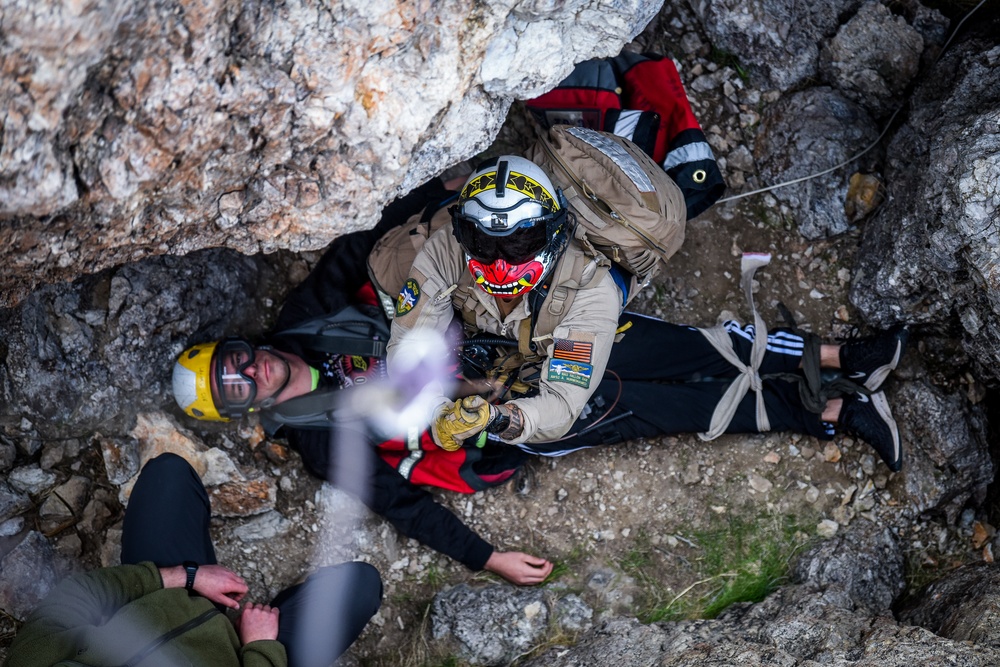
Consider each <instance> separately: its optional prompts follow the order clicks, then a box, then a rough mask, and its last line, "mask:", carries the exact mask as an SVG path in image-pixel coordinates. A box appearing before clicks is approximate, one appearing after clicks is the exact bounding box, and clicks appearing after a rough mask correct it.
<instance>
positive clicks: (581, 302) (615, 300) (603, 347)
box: [509, 265, 622, 444]
mask: <svg viewBox="0 0 1000 667" xmlns="http://www.w3.org/2000/svg"><path fill="white" fill-rule="evenodd" d="M594 268H596V267H595V266H594V265H592V266H591V267H589V268H588V270H593V269H594ZM587 278H588V274H587V272H585V273H584V280H585V281H586V279H587ZM621 302H622V297H621V292H620V291H619V290H618V287H617V286H616V285H615V283H614V279H612V278H611V276H610V275H608V274H605V275H604V278H603V279H602V280H601V281H600V282H599V283H598V284H597V285H595V286H594V287H591V288H589V289H583V290H580V291H578V292H577V294H576V298H574V299H573V305H572V307H571V308H570V312H569V313H567V315H566V317H565V318H563V320H562V321H561V322H560V323H559V325H558V326H557V327H556V329H555V331H554V332H553V338H554V339H555V341H553V340H549V341H548V346H547V349H546V351H547V353H548V354H547V359H546V360H545V362H544V363H543V364H542V371H541V380H540V382H539V393H538V395H537V396H533V397H531V398H519V399H515V400H513V401H509V402H510V403H513V404H516V405H517V406H518V407H519V408H521V412H522V413H523V414H524V430H523V431H522V432H521V435H520V437H518V438H516V439H514V440H510V441H509V442H511V443H513V444H519V443H522V442H546V441H549V440H555V439H556V438H559V437H562V436H563V435H565V434H566V432H567V431H568V430H569V429H570V427H571V426H572V425H573V422H575V421H576V419H577V417H579V416H580V413H581V412H582V411H583V408H584V406H585V405H586V404H587V401H588V400H590V397H591V395H593V393H594V391H595V390H596V389H597V385H598V384H600V382H601V379H602V378H603V377H604V370H605V369H606V368H607V365H608V358H609V357H610V356H611V346H612V345H613V344H614V341H615V331H616V329H617V328H618V314H619V311H620V310H621ZM558 341H562V343H561V344H560V346H561V347H563V348H567V347H570V348H572V349H570V350H566V349H563V350H562V351H560V352H558V353H557V352H556V350H555V347H556V342H558ZM588 350H589V352H588ZM560 356H562V357H564V358H559V357H560ZM565 357H572V358H565Z"/></svg>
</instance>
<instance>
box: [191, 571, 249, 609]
mask: <svg viewBox="0 0 1000 667" xmlns="http://www.w3.org/2000/svg"><path fill="white" fill-rule="evenodd" d="M247 590H249V589H248V588H247V582H246V581H244V579H243V577H241V576H239V575H238V574H236V573H235V572H233V571H232V570H228V569H226V568H224V567H222V566H221V565H202V566H201V567H199V568H198V574H197V575H196V576H195V578H194V592H195V593H197V594H198V595H200V596H202V597H203V598H206V599H207V600H208V601H209V602H214V603H215V604H221V605H223V606H225V607H229V608H230V609H239V608H240V605H239V601H240V600H242V599H243V596H244V595H246V594H247Z"/></svg>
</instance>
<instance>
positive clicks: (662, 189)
mask: <svg viewBox="0 0 1000 667" xmlns="http://www.w3.org/2000/svg"><path fill="white" fill-rule="evenodd" d="M525 157H527V158H528V159H529V160H531V161H532V162H534V163H535V164H537V165H538V166H540V167H542V169H544V170H545V171H546V173H547V174H549V176H550V177H551V178H552V181H553V183H555V185H556V186H557V187H559V188H561V189H562V191H563V194H564V195H565V197H566V199H567V201H568V202H569V206H570V209H571V210H572V211H573V212H575V213H576V215H577V220H578V221H579V226H578V228H577V238H578V239H580V241H581V242H582V243H583V245H584V246H585V247H591V249H592V250H596V251H598V252H600V253H601V254H603V255H604V256H605V257H607V258H608V259H610V260H611V261H613V262H615V263H616V264H618V265H619V266H621V267H622V268H623V269H625V270H626V271H627V272H628V273H630V274H631V275H632V281H631V283H632V284H631V285H630V286H629V290H628V297H627V299H628V301H631V299H632V298H633V297H634V296H635V295H636V294H637V293H638V292H639V290H640V289H641V288H642V287H645V286H646V285H647V284H649V281H650V280H651V279H652V278H653V276H654V275H656V272H657V271H658V270H659V268H660V266H661V265H662V264H663V263H664V262H666V261H667V260H668V259H670V257H671V256H672V255H673V254H674V253H675V252H677V249H678V248H680V246H681V244H682V243H683V242H684V225H685V222H686V220H687V209H686V206H685V203H684V195H683V193H682V192H681V189H680V188H679V187H677V184H676V183H674V181H673V180H672V179H671V178H670V176H668V175H667V173H666V172H665V171H663V169H661V168H660V166H659V165H657V164H656V163H655V162H653V160H652V158H650V157H649V156H648V155H647V154H646V153H645V152H644V151H643V150H642V149H641V148H639V147H638V146H636V145H635V144H634V143H632V142H631V141H629V140H628V139H625V138H624V137H619V136H616V135H614V134H611V133H609V132H599V131H597V130H591V129H588V128H583V127H574V126H569V125H556V126H554V127H553V128H552V129H551V130H550V131H549V136H548V137H542V138H540V139H539V140H538V141H537V142H536V143H535V145H534V146H533V147H532V148H531V149H529V150H528V152H527V153H526V154H525Z"/></svg>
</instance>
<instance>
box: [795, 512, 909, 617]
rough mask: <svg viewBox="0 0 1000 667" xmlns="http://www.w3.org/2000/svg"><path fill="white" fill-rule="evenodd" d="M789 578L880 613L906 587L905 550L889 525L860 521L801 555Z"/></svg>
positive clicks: (846, 604) (847, 604) (848, 605)
mask: <svg viewBox="0 0 1000 667" xmlns="http://www.w3.org/2000/svg"><path fill="white" fill-rule="evenodd" d="M793 580H794V581H795V582H796V583H801V584H805V585H806V586H808V587H809V588H811V589H812V590H815V591H825V593H826V599H827V600H832V598H831V597H830V595H832V594H834V593H836V594H840V595H843V599H842V600H841V601H840V606H841V607H843V608H845V609H852V608H853V609H859V610H864V611H867V612H869V613H871V614H879V613H882V612H884V611H885V610H886V609H888V608H889V607H890V605H892V602H893V600H895V599H896V598H897V597H898V596H899V594H900V593H902V592H903V589H904V588H905V586H906V583H905V581H904V580H903V554H902V552H901V551H900V549H899V545H898V544H897V543H896V540H895V538H893V536H892V534H891V533H890V532H889V529H888V528H880V527H878V526H876V525H875V524H873V523H870V522H867V521H863V522H855V523H854V524H852V526H851V529H850V530H847V531H845V532H842V533H840V534H839V535H837V537H835V538H833V539H830V540H826V541H825V542H822V543H820V544H818V545H816V546H814V547H813V548H811V549H809V550H808V551H807V552H806V553H804V554H802V556H801V557H800V558H799V560H798V561H797V563H796V564H795V567H794V569H793Z"/></svg>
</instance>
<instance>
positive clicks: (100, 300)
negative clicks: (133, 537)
mask: <svg viewBox="0 0 1000 667" xmlns="http://www.w3.org/2000/svg"><path fill="white" fill-rule="evenodd" d="M260 264H261V263H260V262H259V261H258V260H255V259H251V258H247V257H243V256H241V255H239V254H237V253H235V252H232V251H218V250H213V251H207V252H204V253H198V254H195V255H189V256H188V257H186V258H184V260H183V261H181V260H179V259H178V258H175V257H162V258H156V259H152V260H149V261H146V262H139V263H137V264H133V265H128V266H125V267H122V268H121V269H118V270H113V271H109V272H105V273H102V274H99V275H97V276H92V277H90V278H87V279H83V280H80V281H77V282H75V283H72V284H62V285H52V286H48V287H45V288H43V289H41V290H38V291H37V292H35V293H33V294H32V295H31V296H30V297H29V298H28V299H26V300H25V301H24V302H23V303H21V304H20V305H19V306H18V307H17V308H16V309H12V310H7V311H0V312H2V315H3V316H2V317H0V338H2V339H3V340H4V341H5V345H6V356H5V358H3V359H2V361H0V399H2V400H0V416H4V417H9V418H10V419H9V421H10V422H13V423H17V421H16V420H15V419H14V418H21V417H28V419H27V420H25V419H20V421H21V423H22V426H27V427H28V428H29V429H32V432H37V433H39V434H41V435H42V436H43V437H51V438H64V437H71V436H77V435H79V436H83V435H89V434H90V433H92V432H93V431H95V430H100V431H102V432H103V433H105V434H106V435H110V434H113V433H124V432H127V431H128V429H129V423H130V422H131V421H132V420H133V419H134V415H135V414H136V412H137V411H139V410H141V409H142V408H143V407H144V406H147V407H148V406H152V405H156V406H158V405H160V404H161V403H162V402H163V401H164V400H166V393H167V391H168V387H167V386H166V385H167V383H168V382H169V377H170V376H169V369H170V368H171V366H172V364H173V360H174V358H176V355H178V354H180V352H181V350H183V349H184V347H185V346H186V344H187V342H188V341H189V340H192V339H196V340H198V341H199V342H200V341H203V340H211V339H212V338H218V337H220V336H222V335H223V334H225V333H227V332H229V331H233V330H235V329H229V327H230V326H232V327H234V328H236V327H238V328H241V329H242V328H243V327H246V328H247V330H249V331H253V330H255V329H258V328H259V326H256V325H254V324H252V322H253V321H254V319H255V318H256V317H259V314H260V313H261V312H266V309H264V308H263V307H262V306H261V304H260V303H259V302H258V301H257V300H256V299H255V297H254V295H255V294H257V293H258V292H260V291H262V290H261V281H262V280H264V279H265V276H264V274H263V273H262V271H261V269H260Z"/></svg>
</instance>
